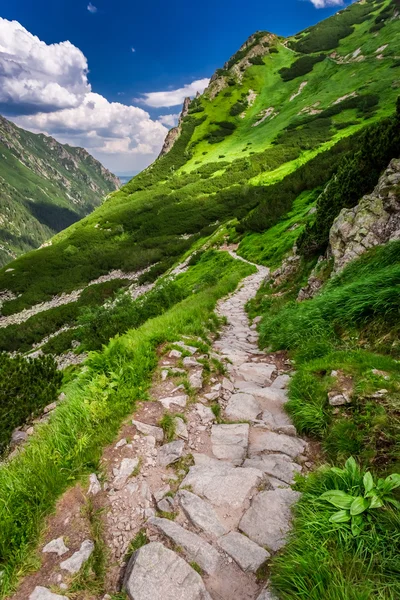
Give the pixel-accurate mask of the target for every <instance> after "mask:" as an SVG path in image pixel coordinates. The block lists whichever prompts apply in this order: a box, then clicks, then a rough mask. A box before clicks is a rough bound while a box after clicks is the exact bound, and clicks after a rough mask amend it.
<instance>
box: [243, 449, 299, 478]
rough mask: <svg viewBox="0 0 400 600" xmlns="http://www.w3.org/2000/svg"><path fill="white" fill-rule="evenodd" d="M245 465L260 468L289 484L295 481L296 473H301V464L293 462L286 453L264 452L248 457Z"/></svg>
mask: <svg viewBox="0 0 400 600" xmlns="http://www.w3.org/2000/svg"><path fill="white" fill-rule="evenodd" d="M243 466H244V467H248V468H252V469H258V470H259V471H262V472H263V473H265V474H266V475H270V476H271V477H274V478H276V479H279V480H280V481H283V482H284V483H287V484H292V483H294V475H295V473H300V472H301V470H302V468H301V467H300V465H298V464H296V463H294V462H292V460H291V459H290V458H289V456H287V455H286V454H264V455H262V456H255V457H254V458H248V459H246V460H245V461H244V463H243Z"/></svg>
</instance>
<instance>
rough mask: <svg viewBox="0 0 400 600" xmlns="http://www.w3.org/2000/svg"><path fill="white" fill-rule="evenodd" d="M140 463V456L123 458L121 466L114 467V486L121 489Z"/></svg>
mask: <svg viewBox="0 0 400 600" xmlns="http://www.w3.org/2000/svg"><path fill="white" fill-rule="evenodd" d="M138 465H139V459H138V458H124V459H122V462H121V465H120V467H119V468H118V469H117V468H115V469H114V471H113V472H114V476H115V479H114V481H113V484H112V485H113V488H114V489H116V490H121V489H122V488H123V487H124V485H125V484H126V482H127V481H128V479H129V477H130V476H131V475H132V474H133V472H134V471H135V469H136V468H137V467H138Z"/></svg>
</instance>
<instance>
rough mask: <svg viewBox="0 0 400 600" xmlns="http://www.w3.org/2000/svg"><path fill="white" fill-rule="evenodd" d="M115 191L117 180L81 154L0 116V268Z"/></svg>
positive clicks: (90, 158) (95, 161)
mask: <svg viewBox="0 0 400 600" xmlns="http://www.w3.org/2000/svg"><path fill="white" fill-rule="evenodd" d="M118 187H119V181H118V179H117V178H116V177H115V176H114V175H113V174H112V173H110V172H109V171H108V170H107V169H105V168H104V167H103V166H102V165H101V164H100V163H99V162H98V161H97V160H95V159H94V158H93V157H92V156H91V155H90V154H89V153H88V152H86V150H84V149H83V148H73V147H71V146H68V145H63V144H60V143H59V142H57V141H56V140H55V139H53V138H52V137H49V136H46V135H43V134H34V133H30V132H29V131H25V130H23V129H21V128H19V127H17V126H16V125H14V123H11V122H10V121H8V120H7V119H5V118H4V117H2V116H0V189H1V193H0V265H5V264H7V263H8V262H10V261H11V260H12V259H14V258H16V257H17V256H18V255H20V254H22V253H23V252H27V251H29V250H32V249H34V248H37V247H38V246H40V245H41V244H43V243H45V242H47V241H48V240H49V238H51V237H52V236H53V235H54V233H56V232H59V231H61V230H62V229H65V228H66V227H68V226H69V225H71V224H72V223H74V222H75V221H78V220H79V219H81V218H82V217H84V216H86V215H87V214H89V213H90V212H91V211H92V210H93V209H94V208H96V207H97V206H99V204H100V203H101V202H102V199H103V197H104V196H106V195H107V194H109V193H110V192H112V191H115V190H116V189H118Z"/></svg>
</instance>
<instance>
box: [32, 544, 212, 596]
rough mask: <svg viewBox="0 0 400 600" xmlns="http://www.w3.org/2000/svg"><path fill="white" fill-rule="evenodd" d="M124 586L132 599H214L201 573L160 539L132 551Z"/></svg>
mask: <svg viewBox="0 0 400 600" xmlns="http://www.w3.org/2000/svg"><path fill="white" fill-rule="evenodd" d="M124 589H125V590H126V591H127V594H128V596H129V598H130V600H189V599H190V600H212V599H211V597H210V595H209V594H208V593H207V591H206V588H205V586H204V583H203V581H202V579H201V577H200V575H199V574H198V573H196V571H195V570H194V569H192V567H190V566H189V565H188V564H187V562H186V561H184V560H183V558H181V557H180V556H178V555H177V554H175V552H172V550H169V549H168V548H165V546H163V545H162V544H160V543H158V542H152V543H151V544H148V545H146V546H143V547H142V548H139V550H138V551H137V552H135V553H134V554H133V556H132V558H131V559H130V561H129V564H128V567H127V570H126V574H125V580H124ZM37 600H39V599H37ZM57 600H58V599H57Z"/></svg>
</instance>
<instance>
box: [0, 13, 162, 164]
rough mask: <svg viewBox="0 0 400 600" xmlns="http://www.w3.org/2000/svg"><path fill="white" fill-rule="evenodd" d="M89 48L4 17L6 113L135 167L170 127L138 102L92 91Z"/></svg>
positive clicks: (1, 87) (1, 58)
mask: <svg viewBox="0 0 400 600" xmlns="http://www.w3.org/2000/svg"><path fill="white" fill-rule="evenodd" d="M87 73H88V64H87V60H86V58H85V56H84V55H83V53H82V52H81V51H80V50H79V49H78V48H76V47H75V46H73V44H71V43H70V42H62V43H59V44H51V45H47V44H46V43H45V42H43V41H41V40H39V38H37V37H36V36H33V35H32V34H31V33H29V32H28V31H27V30H26V29H24V27H22V25H20V24H19V23H17V22H16V21H12V22H11V21H7V20H6V19H2V18H0V113H2V114H4V115H5V116H7V117H9V118H12V120H13V121H15V122H16V123H17V124H18V125H20V126H21V127H24V128H26V129H29V130H31V131H34V132H43V133H46V134H48V135H53V136H54V137H56V138H57V139H58V140H59V141H61V142H62V143H68V144H71V145H73V146H83V147H84V148H87V149H88V151H89V152H91V153H92V154H93V155H94V156H96V158H98V159H99V160H101V161H102V162H103V163H104V164H105V165H106V166H107V167H108V168H110V169H111V170H113V171H119V172H124V171H125V172H133V171H137V170H141V169H143V168H144V167H146V166H147V165H148V164H149V163H150V162H152V161H153V160H154V158H155V157H156V156H157V155H158V153H159V151H160V149H161V146H162V143H163V141H164V138H165V136H166V134H167V131H168V129H167V128H166V127H164V125H163V124H162V122H161V121H155V120H152V119H151V118H150V115H149V114H148V112H146V111H145V110H143V108H139V107H136V106H127V105H125V104H121V103H119V102H109V101H108V100H107V99H106V98H104V97H103V96H101V95H99V94H95V93H93V92H92V89H91V86H90V84H89V82H88V79H87Z"/></svg>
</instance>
